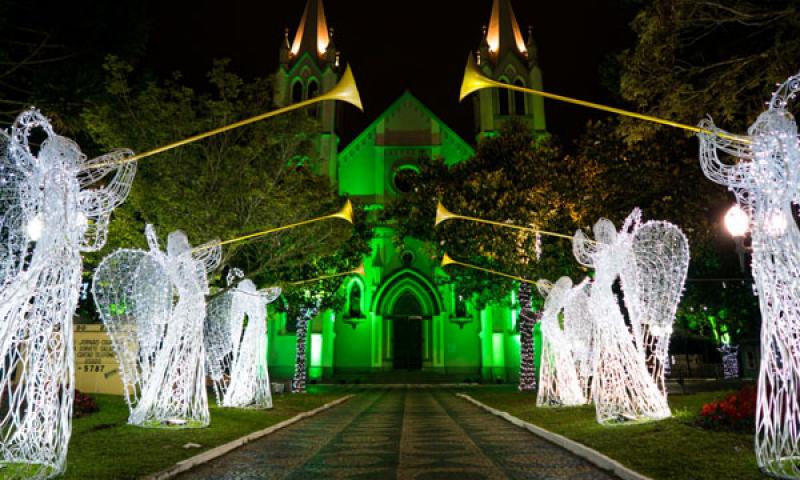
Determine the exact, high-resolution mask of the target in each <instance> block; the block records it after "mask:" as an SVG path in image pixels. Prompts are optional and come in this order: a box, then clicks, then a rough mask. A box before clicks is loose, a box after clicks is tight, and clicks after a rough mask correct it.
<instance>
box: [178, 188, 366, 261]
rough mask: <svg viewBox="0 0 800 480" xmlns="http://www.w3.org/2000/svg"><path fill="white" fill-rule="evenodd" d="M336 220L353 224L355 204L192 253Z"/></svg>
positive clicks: (348, 201) (197, 249)
mask: <svg viewBox="0 0 800 480" xmlns="http://www.w3.org/2000/svg"><path fill="white" fill-rule="evenodd" d="M334 218H339V219H342V220H345V221H347V222H350V223H353V204H352V203H351V202H350V200H347V202H345V204H344V206H343V207H342V208H341V210H339V211H338V212H336V213H332V214H330V215H324V216H322V217H317V218H312V219H310V220H303V221H302V222H297V223H292V224H289V225H284V226H282V227H275V228H270V229H269V230H263V231H261V232H256V233H250V234H248V235H244V236H241V237H236V238H232V239H230V240H225V241H224V242H220V243H218V244H212V245H207V246H204V247H197V248H195V249H194V250H192V251H193V252H199V251H202V250H208V249H209V248H213V247H214V246H216V245H219V246H223V245H230V244H232V243H239V242H244V241H245V240H252V239H254V238H258V237H263V236H265V235H269V234H270V233H277V232H282V231H284V230H289V229H292V228H297V227H302V226H303V225H308V224H311V223H317V222H322V221H325V220H331V219H334Z"/></svg>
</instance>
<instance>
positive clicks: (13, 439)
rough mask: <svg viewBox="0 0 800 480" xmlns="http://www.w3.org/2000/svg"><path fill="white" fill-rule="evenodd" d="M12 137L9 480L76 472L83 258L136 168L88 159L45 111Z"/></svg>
mask: <svg viewBox="0 0 800 480" xmlns="http://www.w3.org/2000/svg"><path fill="white" fill-rule="evenodd" d="M9 133H10V134H9V135H8V136H6V135H5V134H2V135H0V137H2V138H1V139H0V147H2V152H3V153H2V154H0V208H2V212H0V355H2V366H0V392H2V402H3V410H2V412H3V413H2V416H1V417H0V465H3V470H2V472H3V473H4V474H5V475H6V476H5V477H4V478H48V477H53V476H56V475H58V474H59V473H61V472H63V471H64V469H65V467H66V456H67V446H68V442H69V438H70V433H71V428H72V426H71V425H72V423H71V416H72V401H73V395H74V392H73V381H74V375H75V371H74V370H75V366H74V355H73V343H72V342H73V340H72V318H73V315H74V314H75V309H76V307H77V302H78V295H79V291H80V287H81V270H82V268H83V263H82V260H81V253H82V252H92V251H96V250H99V249H100V248H102V247H103V245H104V244H105V240H106V234H107V228H108V222H109V219H110V216H111V212H113V211H114V209H115V208H117V207H118V206H119V205H121V204H122V203H123V202H124V201H125V199H126V197H127V195H128V192H129V191H130V186H131V182H132V181H133V178H134V176H135V174H136V164H135V162H127V163H124V164H120V163H121V162H120V161H121V160H124V159H125V158H127V157H129V156H131V155H133V153H132V152H130V151H127V150H120V151H115V152H112V153H109V154H107V155H103V156H101V157H98V158H95V159H92V160H88V159H87V158H86V156H85V155H84V154H83V153H82V152H81V150H80V148H79V147H78V145H77V144H76V143H74V142H73V141H72V140H70V139H68V138H65V137H62V136H59V135H57V134H56V133H55V132H54V131H53V128H52V126H51V125H50V123H49V121H48V120H47V118H45V117H44V116H43V115H42V114H41V113H39V112H38V111H37V110H35V109H31V110H28V111H25V112H23V113H22V114H20V115H19V116H18V117H17V119H16V121H15V122H14V125H13V126H12V127H11V130H10V132H9ZM32 136H35V138H36V141H37V142H40V143H39V144H38V145H39V146H38V149H37V148H35V147H34V143H33V142H32V140H31V138H32ZM92 187H94V188H92Z"/></svg>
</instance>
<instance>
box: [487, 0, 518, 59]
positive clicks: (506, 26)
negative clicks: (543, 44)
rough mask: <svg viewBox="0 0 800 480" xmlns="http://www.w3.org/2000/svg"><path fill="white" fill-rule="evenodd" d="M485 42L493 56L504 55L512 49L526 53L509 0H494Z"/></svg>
mask: <svg viewBox="0 0 800 480" xmlns="http://www.w3.org/2000/svg"><path fill="white" fill-rule="evenodd" d="M486 42H487V43H488V44H489V51H490V53H491V54H492V55H493V56H494V57H495V58H499V57H501V56H503V55H505V53H506V52H508V51H514V52H517V53H519V54H521V55H526V54H527V52H528V49H527V47H526V46H525V40H524V39H523V38H522V32H521V31H520V29H519V23H517V17H516V16H515V15H514V9H513V8H511V0H494V4H493V5H492V17H491V19H490V20H489V31H488V32H487V33H486Z"/></svg>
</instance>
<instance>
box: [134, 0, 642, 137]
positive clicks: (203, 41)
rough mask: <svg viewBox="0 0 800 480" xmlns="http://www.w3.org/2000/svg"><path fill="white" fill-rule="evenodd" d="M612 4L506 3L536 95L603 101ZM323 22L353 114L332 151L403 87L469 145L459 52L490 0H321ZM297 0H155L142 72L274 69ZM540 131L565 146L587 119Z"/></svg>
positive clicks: (554, 119)
mask: <svg viewBox="0 0 800 480" xmlns="http://www.w3.org/2000/svg"><path fill="white" fill-rule="evenodd" d="M622 3H623V2H622V0H612V1H605V2H604V1H592V0H582V1H563V0H562V1H550V2H544V1H539V0H537V1H534V0H525V1H523V0H512V4H513V6H514V9H515V13H516V15H517V19H518V21H519V23H520V27H521V29H522V31H523V33H524V34H525V35H526V36H527V26H528V25H531V26H533V29H534V30H533V31H534V38H535V39H536V42H537V45H538V47H539V58H540V64H541V68H542V71H543V75H544V87H545V90H547V91H551V92H554V93H560V94H564V95H569V96H574V97H578V98H582V99H587V100H595V101H605V102H608V101H613V100H609V98H608V94H607V93H606V91H605V90H604V89H603V87H602V86H601V84H600V79H599V74H598V71H599V67H600V65H601V63H602V62H603V60H604V59H605V58H606V57H607V56H608V55H610V54H613V53H614V52H616V51H619V50H620V49H622V48H625V47H627V46H629V45H630V44H631V41H632V34H631V32H630V28H629V23H630V20H631V18H632V13H631V12H630V11H629V10H630V9H625V8H623V7H621V6H620V4H622ZM324 4H325V10H326V14H327V18H328V25H329V26H330V27H332V28H334V30H335V37H334V39H335V43H336V46H337V48H338V49H339V50H341V52H342V60H343V61H344V62H349V63H350V64H351V65H352V67H353V69H354V72H355V75H356V80H357V82H358V84H359V89H360V91H361V97H362V100H363V102H364V106H365V111H366V113H365V114H364V115H362V114H360V113H358V112H357V111H355V110H354V109H352V108H349V107H346V114H345V116H344V122H343V125H342V126H341V128H340V135H341V136H342V142H343V144H342V146H344V145H346V144H347V142H348V141H349V140H351V139H352V138H353V137H354V136H355V135H357V134H358V133H359V132H360V131H361V130H362V129H363V128H364V127H366V126H367V125H368V124H369V123H370V122H371V121H373V120H374V119H375V118H376V117H377V116H378V115H380V113H382V112H383V110H384V109H385V108H386V107H387V106H388V105H389V104H390V103H391V102H392V101H393V100H395V99H396V98H397V97H398V96H399V95H400V94H402V93H403V92H404V91H405V90H410V91H411V92H412V93H413V94H414V95H416V96H417V97H418V98H420V100H422V101H423V102H424V103H425V104H426V105H428V106H429V107H430V108H431V109H432V111H433V112H434V113H435V114H436V115H438V116H439V117H441V118H442V119H443V120H444V121H445V122H446V123H447V124H448V125H450V126H451V127H452V128H453V129H455V130H456V132H458V133H459V134H461V135H462V136H463V137H464V138H465V139H466V140H468V141H470V142H471V141H472V140H473V134H474V131H473V123H472V107H471V102H465V103H464V104H463V105H459V103H458V100H457V96H458V89H459V86H460V83H461V75H462V73H463V69H464V65H465V62H466V58H467V55H468V54H469V52H470V51H474V50H475V49H477V47H478V45H479V43H480V40H481V27H482V25H485V24H488V21H489V17H490V11H491V5H492V2H491V0H424V1H423V0H403V1H396V2H388V1H377V0H346V1H345V0H338V1H337V0H327V1H325V2H324ZM304 6H305V0H291V1H288V0H287V1H280V2H278V1H273V0H261V1H256V0H228V1H224V2H223V1H219V0H216V1H211V0H205V1H195V2H161V4H157V3H153V4H151V6H150V16H151V17H152V18H153V20H152V21H153V23H152V26H151V35H150V41H149V44H148V50H147V53H146V58H147V62H148V63H149V66H150V67H152V68H154V69H155V70H156V71H157V72H159V73H162V74H167V73H169V72H171V71H174V70H180V71H182V72H183V73H184V74H185V76H186V78H187V79H188V81H190V82H195V83H198V84H199V83H200V81H202V79H203V76H204V74H205V72H207V71H208V70H209V68H210V66H211V62H212V59H214V58H230V59H232V61H233V64H232V69H233V70H234V71H235V72H237V73H239V74H240V75H243V76H245V77H250V76H254V75H266V74H271V73H273V72H274V71H275V69H276V68H277V64H278V51H279V46H280V42H282V40H283V32H284V29H285V27H287V26H288V27H289V28H290V30H291V37H290V38H293V35H294V32H295V30H296V28H297V24H298V23H299V21H300V17H301V16H302V12H303V8H304ZM546 109H547V110H546V112H547V121H548V130H550V132H552V133H554V134H556V135H559V136H561V137H563V138H564V139H569V138H571V137H574V136H575V135H576V134H577V133H578V132H579V131H580V129H581V127H582V126H583V125H584V124H585V122H586V121H587V120H588V119H589V118H592V117H596V116H597V114H596V113H594V112H591V111H587V110H585V109H582V108H580V107H575V106H571V105H564V104H555V103H552V102H548V103H547V104H546Z"/></svg>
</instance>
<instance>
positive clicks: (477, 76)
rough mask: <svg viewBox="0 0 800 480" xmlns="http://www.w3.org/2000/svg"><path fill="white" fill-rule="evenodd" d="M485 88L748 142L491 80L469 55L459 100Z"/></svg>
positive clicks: (731, 136) (724, 134)
mask: <svg viewBox="0 0 800 480" xmlns="http://www.w3.org/2000/svg"><path fill="white" fill-rule="evenodd" d="M485 88H505V89H506V90H513V91H515V92H522V93H527V94H529V95H537V96H540V97H544V98H549V99H550V100H558V101H559V102H566V103H571V104H573V105H580V106H582V107H586V108H593V109H595V110H602V111H604V112H609V113H615V114H617V115H622V116H625V117H631V118H636V119H639V120H645V121H647V122H653V123H658V124H661V125H667V126H669V127H674V128H680V129H683V130H688V131H690V132H694V133H702V134H705V135H713V136H717V137H721V138H726V139H728V140H734V141H737V142H743V143H748V144H749V143H750V140H749V139H747V138H744V137H740V136H737V135H729V134H726V133H722V132H713V131H711V130H706V129H704V128H699V127H695V126H693V125H686V124H684V123H679V122H673V121H672V120H665V119H663V118H658V117H653V116H650V115H644V114H641V113H636V112H631V111H629V110H623V109H621V108H616V107H609V106H607V105H601V104H599V103H593V102H587V101H585V100H579V99H577V98H571V97H565V96H563V95H556V94H554V93H548V92H543V91H541V90H534V89H532V88H527V87H520V86H518V85H510V84H508V83H503V82H498V81H496V80H492V79H491V78H488V77H486V76H485V75H484V74H483V73H482V72H481V70H480V68H479V67H478V64H477V63H475V60H474V59H473V58H472V55H470V56H469V59H468V60H467V67H466V68H465V69H464V79H463V81H462V82H461V94H460V96H459V101H463V100H464V98H465V97H467V96H468V95H469V94H471V93H474V92H477V91H478V90H483V89H485Z"/></svg>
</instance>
